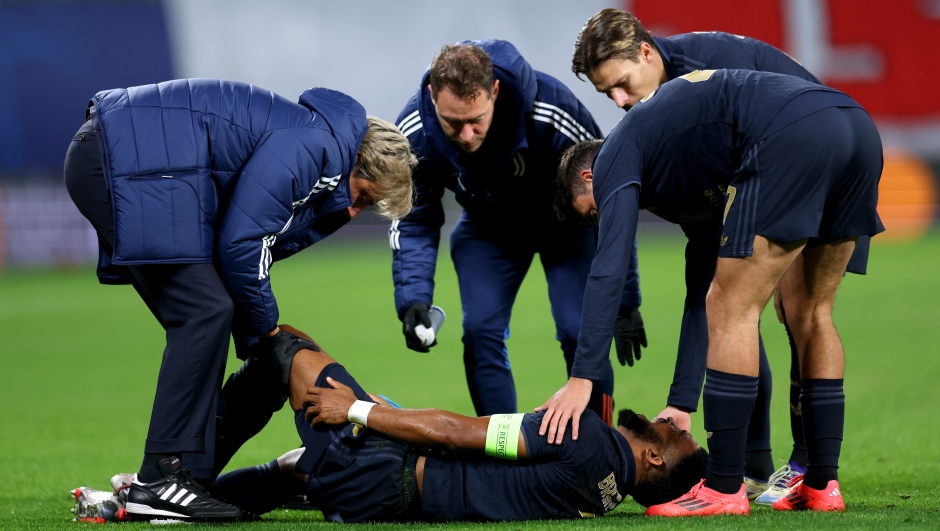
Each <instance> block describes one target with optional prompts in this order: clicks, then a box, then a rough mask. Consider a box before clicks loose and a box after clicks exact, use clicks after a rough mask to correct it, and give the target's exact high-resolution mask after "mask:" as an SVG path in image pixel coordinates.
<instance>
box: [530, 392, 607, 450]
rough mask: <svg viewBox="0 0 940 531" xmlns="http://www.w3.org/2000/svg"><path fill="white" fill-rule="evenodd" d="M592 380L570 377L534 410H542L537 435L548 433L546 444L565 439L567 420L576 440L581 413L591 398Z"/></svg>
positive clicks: (572, 435) (572, 436)
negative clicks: (542, 413) (540, 423)
mask: <svg viewBox="0 0 940 531" xmlns="http://www.w3.org/2000/svg"><path fill="white" fill-rule="evenodd" d="M593 387H594V382H592V381H591V380H586V379H584V378H575V377H573V376H572V377H571V378H569V379H568V382H567V383H565V385H564V387H562V388H561V389H559V390H558V392H557V393H555V394H554V395H552V397H551V398H549V399H548V402H545V403H544V404H542V405H541V406H539V407H537V408H535V411H536V412H538V411H544V412H545V415H544V416H543V417H542V425H541V426H539V435H545V434H546V432H547V433H548V437H547V441H548V444H561V442H562V441H564V440H565V429H566V428H567V427H568V420H571V438H572V439H575V440H577V438H578V427H579V426H580V423H581V414H582V413H584V410H585V408H587V405H588V402H589V401H590V400H591V389H593Z"/></svg>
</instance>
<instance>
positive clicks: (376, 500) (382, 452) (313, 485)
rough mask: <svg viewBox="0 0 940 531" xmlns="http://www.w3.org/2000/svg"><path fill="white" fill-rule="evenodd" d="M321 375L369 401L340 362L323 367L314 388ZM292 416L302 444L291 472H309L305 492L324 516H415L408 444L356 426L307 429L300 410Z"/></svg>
mask: <svg viewBox="0 0 940 531" xmlns="http://www.w3.org/2000/svg"><path fill="white" fill-rule="evenodd" d="M327 376H329V377H331V378H333V379H334V380H337V381H339V382H342V383H343V384H345V385H347V386H349V387H350V388H352V390H353V392H354V393H355V394H356V398H358V399H359V400H365V401H369V402H372V401H373V400H372V399H371V398H369V395H368V394H367V393H366V392H365V391H364V390H363V389H362V387H361V386H360V385H359V383H358V382H356V380H355V379H354V378H353V377H352V376H350V374H349V373H348V372H347V371H346V369H345V368H344V367H343V366H342V365H339V364H337V363H332V364H330V365H327V366H326V367H324V369H323V371H321V372H320V377H319V378H318V379H317V382H316V386H317V387H329V384H327V383H326V377H327ZM294 420H295V423H296V425H297V433H298V434H299V435H300V439H301V441H303V446H304V453H303V455H302V456H301V457H300V459H299V460H298V461H297V471H298V472H301V473H304V474H309V477H308V480H307V496H308V497H309V498H310V499H311V501H313V502H314V503H315V504H316V505H317V506H318V507H319V508H320V510H321V511H323V518H324V519H326V520H327V521H334V522H362V521H385V522H387V521H410V520H415V519H417V518H418V517H419V516H420V513H421V500H420V497H419V496H418V485H417V480H416V478H415V465H416V464H417V461H418V454H417V452H416V451H415V449H414V448H412V447H411V446H410V445H408V444H405V443H402V442H399V441H395V440H393V439H389V438H387V437H385V436H384V435H381V434H379V433H376V432H375V431H373V430H370V429H368V428H362V427H361V426H359V425H357V424H346V425H345V426H342V427H339V426H322V425H320V426H317V427H316V428H311V427H310V424H308V423H307V421H306V419H304V411H303V410H301V411H296V412H294Z"/></svg>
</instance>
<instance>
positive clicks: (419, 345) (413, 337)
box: [401, 302, 437, 352]
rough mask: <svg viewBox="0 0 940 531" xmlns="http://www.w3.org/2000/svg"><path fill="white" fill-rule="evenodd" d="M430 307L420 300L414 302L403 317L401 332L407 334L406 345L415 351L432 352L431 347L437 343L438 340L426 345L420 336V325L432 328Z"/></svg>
mask: <svg viewBox="0 0 940 531" xmlns="http://www.w3.org/2000/svg"><path fill="white" fill-rule="evenodd" d="M429 311H430V308H429V307H428V305H427V304H424V303H423V302H419V303H418V304H412V305H411V306H410V307H409V308H408V309H407V310H405V313H404V314H403V315H402V317H401V332H402V334H404V335H405V345H406V346H407V347H408V348H410V349H411V350H413V351H415V352H431V347H433V346H434V345H436V344H437V340H436V339H435V340H434V343H431V344H430V345H429V346H424V341H423V340H422V339H421V338H420V337H418V332H417V330H416V329H417V327H418V325H419V324H420V325H424V327H425V328H431V315H430V314H429V313H428V312H429Z"/></svg>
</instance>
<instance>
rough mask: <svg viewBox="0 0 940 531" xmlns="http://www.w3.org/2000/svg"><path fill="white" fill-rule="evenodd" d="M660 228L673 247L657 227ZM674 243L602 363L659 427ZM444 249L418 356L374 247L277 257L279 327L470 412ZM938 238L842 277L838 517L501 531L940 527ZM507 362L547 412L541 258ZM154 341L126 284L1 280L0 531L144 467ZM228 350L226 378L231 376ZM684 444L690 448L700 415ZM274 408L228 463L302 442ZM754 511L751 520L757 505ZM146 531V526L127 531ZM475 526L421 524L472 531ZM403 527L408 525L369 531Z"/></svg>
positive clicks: (621, 521) (677, 282) (372, 376)
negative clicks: (632, 323)
mask: <svg viewBox="0 0 940 531" xmlns="http://www.w3.org/2000/svg"><path fill="white" fill-rule="evenodd" d="M670 234H671V233H670ZM682 253H683V242H682V239H681V237H680V238H676V237H675V236H673V235H668V236H663V235H662V234H660V233H644V234H641V241H640V262H641V272H642V274H643V295H644V303H643V308H642V312H643V317H644V320H645V322H646V326H647V331H648V335H649V344H650V346H649V348H648V349H646V350H645V351H644V353H643V359H642V360H640V361H639V362H638V363H637V365H635V366H634V367H633V368H626V367H620V366H619V365H617V364H616V363H615V365H614V367H615V369H614V370H615V372H616V376H617V390H616V395H615V398H616V401H617V406H618V407H623V406H630V407H632V408H634V409H637V410H638V411H641V412H645V413H647V414H650V415H653V414H655V413H657V412H658V411H659V410H660V408H662V406H663V405H664V400H665V397H666V393H667V390H668V385H669V383H670V381H671V377H672V369H673V363H674V360H675V349H676V343H677V339H678V338H677V336H678V331H679V319H680V316H681V311H682V299H683V290H684V287H683V280H682V278H683V277H682V267H683V265H682ZM446 254H447V253H442V255H441V263H440V265H439V267H438V276H437V281H438V282H437V299H436V300H435V303H436V304H439V305H440V306H442V307H444V309H445V310H446V311H447V312H448V315H449V320H448V322H447V323H446V324H445V326H444V328H443V330H442V332H441V334H440V335H439V341H440V344H439V345H438V346H437V347H436V348H434V349H433V351H432V353H431V354H417V353H414V352H411V351H409V350H407V349H406V348H405V345H404V340H403V339H402V337H401V331H400V330H401V328H400V327H401V325H400V323H399V322H398V320H397V319H396V317H395V314H394V310H393V303H392V285H391V279H390V260H391V258H390V253H389V251H388V248H387V247H386V246H384V245H381V244H379V243H366V244H359V245H355V246H354V245H353V244H351V243H349V242H336V243H333V242H329V241H328V242H324V243H323V244H320V245H317V246H316V247H315V248H313V249H311V250H308V251H306V252H304V253H303V254H302V255H300V256H298V257H296V258H293V259H291V260H287V261H285V262H282V263H278V264H277V265H276V266H275V267H274V268H273V273H272V275H273V276H272V278H273V282H274V288H275V292H276V293H277V296H278V301H279V303H280V309H281V318H282V322H285V323H290V324H292V325H294V326H296V327H298V328H300V329H301V330H304V331H306V332H308V333H310V334H311V335H312V336H314V337H315V338H316V339H317V340H318V341H319V342H320V343H321V344H322V345H323V346H324V348H325V349H326V350H327V351H329V352H330V353H331V354H332V355H334V356H335V357H336V358H337V359H339V360H340V361H341V362H342V363H344V364H345V365H346V366H347V367H348V368H349V370H350V371H351V372H352V374H353V375H355V376H356V377H357V378H358V379H359V381H360V382H361V383H362V384H363V386H364V387H365V388H366V389H368V390H370V391H372V392H378V393H383V394H386V395H388V396H390V397H392V398H394V399H395V400H396V401H398V402H399V403H401V404H403V405H404V406H405V407H428V406H433V407H436V408H444V409H451V410H455V411H458V412H461V413H466V414H472V407H471V404H470V398H469V395H468V393H467V390H466V384H465V381H464V375H463V366H462V362H461V344H460V333H461V330H460V302H459V297H458V293H457V287H456V279H455V275H454V271H453V268H452V266H451V264H450V261H449V257H447V256H446ZM938 259H940V232H934V233H931V234H930V235H928V236H927V237H926V238H924V239H922V240H921V241H919V242H917V243H883V244H876V245H875V247H874V249H873V253H872V260H871V263H870V266H869V274H868V276H867V277H858V276H849V277H847V278H846V279H845V281H844V282H843V286H842V289H841V291H840V295H839V297H838V301H837V303H836V324H837V326H838V327H839V331H840V333H841V335H842V338H843V341H844V343H845V347H846V352H847V363H846V366H847V369H846V373H847V374H846V396H847V408H846V429H845V442H844V445H843V451H842V462H841V464H842V467H841V469H840V480H841V484H842V487H843V489H844V492H845V499H846V504H847V506H848V509H847V511H846V512H845V513H844V514H835V515H834V514H805V513H804V514H773V513H772V512H771V511H770V510H769V509H766V508H753V510H752V513H751V516H750V517H722V518H716V519H684V520H672V519H670V520H662V519H649V518H646V517H644V516H642V509H641V508H640V506H639V505H637V504H635V503H633V502H632V501H627V502H625V503H623V504H622V505H621V506H620V508H618V509H617V510H616V511H615V512H614V513H613V514H611V515H609V516H607V517H604V518H598V519H594V520H581V521H559V522H530V523H525V524H520V523H514V524H501V525H499V526H498V527H501V528H506V529H509V528H512V529H516V528H524V529H531V530H542V529H546V530H547V529H561V528H565V529H580V528H584V529H598V528H611V527H623V526H636V527H641V526H642V527H659V528H665V527H669V528H685V527H711V528H752V529H756V528H760V529H763V528H788V529H791V528H794V529H811V528H813V529H814V528H845V529H895V528H938V527H940V414H938V412H937V407H938V404H940V356H938V354H940V275H938V273H937V263H938ZM764 317H765V318H764V322H763V334H764V339H765V341H766V345H767V350H768V353H769V355H770V359H771V364H772V366H773V371H774V374H775V375H776V376H777V377H776V382H775V384H776V387H777V393H776V395H775V396H774V401H773V413H774V417H773V444H774V456H775V458H779V459H784V458H786V457H787V456H788V455H789V450H790V434H789V422H788V417H787V407H788V403H787V400H788V398H787V393H788V389H787V387H788V383H787V382H788V374H789V351H788V347H787V345H786V337H785V334H784V331H783V328H782V326H781V325H779V324H777V322H776V319H775V318H774V317H773V313H772V309H770V311H769V312H767V313H765V316H764ZM511 330H512V336H511V338H510V339H509V353H510V359H511V361H512V364H513V370H514V374H515V377H516V384H517V391H518V396H519V406H520V408H521V409H522V410H523V411H525V410H531V408H533V407H535V406H537V405H539V404H541V403H542V402H543V401H544V400H545V399H547V398H548V397H549V396H550V395H551V394H552V393H553V392H554V391H556V390H557V389H558V388H559V386H561V385H562V384H563V383H564V381H565V372H564V362H563V359H562V356H561V351H560V349H559V348H558V344H557V342H556V341H555V340H554V339H553V338H554V327H553V324H552V320H551V317H550V314H549V306H548V297H547V295H546V289H545V281H544V276H543V275H542V274H541V271H540V265H539V263H538V261H536V262H535V263H534V264H533V267H532V271H531V272H530V275H529V276H528V278H527V279H526V281H525V284H524V285H523V287H522V291H521V293H520V294H519V299H518V302H517V304H516V307H515V312H514V314H513V320H512V326H511ZM162 348H163V343H162V329H161V328H160V327H159V325H158V324H157V323H156V321H155V320H154V319H153V318H152V317H151V316H150V314H149V312H148V310H147V308H146V307H145V306H144V304H143V303H142V302H141V301H140V300H139V299H138V297H137V295H136V294H135V293H134V291H133V290H132V288H130V287H109V286H99V285H97V283H96V280H95V278H94V275H93V274H92V271H91V270H89V269H82V270H77V271H40V272H25V271H21V272H18V271H6V272H4V273H3V274H2V275H0V362H2V367H0V528H2V529H21V528H30V529H33V528H35V529H59V528H62V529H75V528H76V527H77V526H79V525H80V524H76V523H72V522H71V514H70V513H69V512H68V509H69V507H70V506H71V503H70V501H69V499H68V497H67V495H68V491H69V490H70V489H72V488H74V487H77V486H79V485H88V486H91V487H96V488H106V487H107V481H108V478H110V476H111V475H112V474H114V473H117V472H122V471H135V470H136V469H137V467H138V466H139V464H140V458H141V453H142V446H143V440H144V438H145V434H146V429H147V423H148V421H149V416H150V415H149V413H150V407H151V400H152V397H153V392H154V386H155V382H156V375H157V368H158V366H159V363H160V356H161V352H162ZM237 364H238V360H236V359H235V357H234V355H232V356H231V358H230V360H229V364H228V367H227V368H228V371H229V372H231V371H232V370H234V369H235V368H237V366H238V365H237ZM693 419H694V423H695V430H694V432H693V433H694V435H695V436H696V438H698V439H699V440H700V441H703V440H704V434H703V432H702V429H701V415H700V414H697V415H695V416H694V417H693ZM297 443H298V438H297V435H296V433H295V432H294V430H293V426H292V422H291V417H290V415H289V412H288V411H286V410H282V411H281V412H280V413H278V414H277V415H276V416H275V417H274V419H273V420H272V422H271V423H270V424H269V425H268V427H267V428H266V429H265V430H264V431H263V432H262V433H261V434H260V435H259V436H258V437H256V438H255V439H254V440H252V441H250V442H249V443H248V444H247V445H246V446H245V447H244V448H243V449H242V450H241V452H240V453H239V454H238V455H237V456H236V457H235V460H234V462H233V463H232V465H231V466H232V467H239V466H246V465H254V464H259V463H262V462H266V461H269V460H270V459H272V458H274V457H275V456H278V455H280V454H281V453H282V452H284V451H286V450H289V449H291V448H294V447H296V446H297ZM752 507H753V506H752ZM122 525H124V526H125V527H127V528H132V527H133V528H150V527H149V524H122ZM230 525H232V526H235V525H237V526H240V527H243V528H251V529H299V528H301V527H304V528H309V527H311V526H313V527H323V526H325V525H326V524H323V522H322V519H321V517H320V515H319V513H317V512H299V511H276V512H275V513H272V514H269V515H267V516H265V518H264V521H263V522H258V523H252V524H230ZM482 525H483V524H452V525H443V526H436V525H435V526H416V527H423V528H426V529H430V528H438V527H442V528H446V529H464V528H479V527H482ZM374 527H382V528H386V527H387V528H400V527H405V526H400V525H388V526H374Z"/></svg>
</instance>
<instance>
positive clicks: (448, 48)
mask: <svg viewBox="0 0 940 531" xmlns="http://www.w3.org/2000/svg"><path fill="white" fill-rule="evenodd" d="M430 83H431V97H432V98H434V99H435V100H436V99H437V94H438V93H439V92H440V91H441V89H443V88H445V87H446V88H447V89H448V90H450V91H451V92H453V93H454V95H455V96H457V97H458V98H462V99H464V98H471V99H473V98H476V97H477V95H478V94H479V93H480V91H482V92H483V93H484V94H486V95H488V96H492V95H493V62H492V61H490V56H489V55H487V54H486V52H485V51H483V48H480V47H479V46H477V45H475V44H448V45H445V46H444V47H443V48H441V52H440V53H438V54H437V55H436V56H434V60H433V61H431V75H430Z"/></svg>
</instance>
